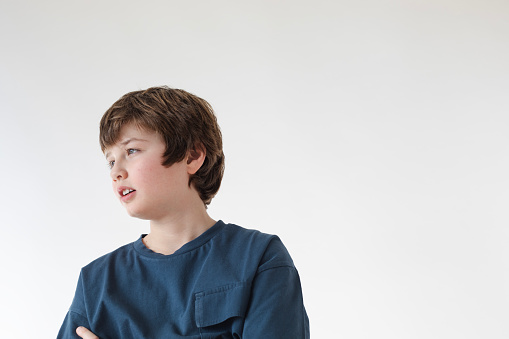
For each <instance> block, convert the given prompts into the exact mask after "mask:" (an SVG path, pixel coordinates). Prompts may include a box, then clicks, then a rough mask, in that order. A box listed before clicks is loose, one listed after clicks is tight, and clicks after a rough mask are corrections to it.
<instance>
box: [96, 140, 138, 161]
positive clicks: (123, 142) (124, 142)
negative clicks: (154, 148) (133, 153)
mask: <svg viewBox="0 0 509 339" xmlns="http://www.w3.org/2000/svg"><path fill="white" fill-rule="evenodd" d="M132 141H145V142H146V141H148V140H145V139H139V138H128V139H125V140H124V141H122V142H120V143H119V145H120V146H125V145H127V144H129V143H130V142H132ZM109 155H110V152H106V153H104V156H105V157H106V158H107V157H108V156H109Z"/></svg>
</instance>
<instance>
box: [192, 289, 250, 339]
mask: <svg viewBox="0 0 509 339" xmlns="http://www.w3.org/2000/svg"><path fill="white" fill-rule="evenodd" d="M250 293H251V284H250V283H247V282H240V283H233V284H228V285H224V286H220V287H217V288H214V289H211V290H207V291H203V292H198V293H196V294H195V312H196V313H195V319H196V326H198V328H199V329H200V334H201V337H202V338H207V339H209V338H210V339H212V338H214V339H215V338H221V339H223V338H224V339H226V338H241V335H242V327H243V325H244V316H245V314H246V309H247V306H248V303H249V297H250Z"/></svg>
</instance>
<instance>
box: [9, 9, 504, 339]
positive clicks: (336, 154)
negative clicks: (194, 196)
mask: <svg viewBox="0 0 509 339" xmlns="http://www.w3.org/2000/svg"><path fill="white" fill-rule="evenodd" d="M508 39H509V3H508V2H507V1H505V0H465V1H458V0H426V1H424V0H407V1H404V0H399V1H398V0H359V1H342V0H337V1H325V0H319V1H317V0H314V1H296V0H294V1H267V0H264V1H251V2H241V1H178V2H177V1H144V2H140V1H125V0H124V1H97V0H93V1H63V0H62V1H56V0H45V1H36V0H27V1H6V0H3V1H1V2H0V43H1V45H0V114H1V115H0V159H1V163H0V180H1V189H2V194H1V195H0V209H1V214H2V219H1V221H0V222H1V232H2V233H1V234H2V237H3V241H2V246H1V251H2V253H1V257H0V260H1V262H0V264H1V268H2V277H1V280H0V284H1V288H0V305H1V306H0V307H1V316H0V336H1V337H2V338H52V337H55V336H56V333H57V332H58V329H59V327H60V325H61V323H62V321H63V318H64V316H65V313H66V311H67V308H68V307H69V305H70V303H71V300H72V296H73V294H74V289H75V286H76V281H77V278H78V274H79V270H80V268H81V267H82V266H83V265H85V264H87V263H88V262H90V261H91V260H93V259H95V258H96V257H98V256H100V255H103V254H105V253H107V252H110V251H112V250H114V249H115V248H117V247H119V246H121V245H123V244H125V243H128V242H131V241H134V240H135V239H136V238H138V236H139V234H140V233H146V232H147V231H148V224H147V223H146V222H144V221H140V220H133V219H130V218H129V217H128V216H127V215H126V213H125V211H124V210H123V209H122V208H121V206H120V204H119V203H118V202H117V201H116V199H115V197H114V196H113V194H112V192H111V188H110V182H109V176H108V170H107V167H106V161H105V160H104V158H103V156H102V154H101V152H100V149H99V145H98V122H99V119H100V117H101V116H102V114H103V112H104V111H105V110H106V109H107V108H108V107H109V106H110V105H111V104H112V103H113V102H114V101H115V100H117V99H118V98H119V97H120V96H121V95H123V94H124V93H126V92H128V91H132V90H138V89H144V88H147V87H150V86H155V85H169V86H172V87H178V88H183V89H186V90H188V91H190V92H193V93H195V94H197V95H198V96H201V97H203V98H205V99H206V100H208V101H209V102H210V103H211V104H212V106H213V107H214V109H215V110H216V113H217V116H218V120H219V123H220V125H221V127H222V131H223V135H224V143H225V153H226V156H227V170H226V173H225V178H224V182H223V185H222V188H221V190H220V192H219V195H218V196H217V198H216V199H215V200H214V201H213V202H212V204H211V207H210V209H209V210H210V214H211V216H212V217H213V218H215V219H222V220H224V221H226V222H233V223H237V224H240V225H242V226H245V227H248V228H258V229H260V230H262V231H264V232H268V233H275V234H278V235H279V236H280V237H281V238H282V240H283V242H284V243H285V244H286V246H287V247H288V249H289V250H290V253H291V254H292V256H293V258H294V261H295V263H296V265H297V268H298V269H299V272H300V275H301V279H302V285H303V289H304V298H305V305H306V308H307V310H308V313H309V317H310V320H311V332H312V336H313V337H314V338H355V339H360V338H370V339H371V338H391V339H392V338H402V339H403V338H405V339H406V338H447V339H449V338H490V339H492V338H507V337H508V336H509V323H508V321H507V319H508V318H509V304H508V301H509V287H508V286H509V271H508V269H509V263H508V255H509V247H508V246H507V244H508V240H509V230H508V228H507V225H508V221H509V216H508V213H507V211H508V209H507V206H508V204H509V196H508V192H509V187H508V186H509V179H508V173H509V160H508V154H509V137H508V133H507V131H508V122H509V118H508V113H509V103H508V96H507V95H508V91H509V80H508V79H509V62H508V60H509V43H508V41H509V40H508Z"/></svg>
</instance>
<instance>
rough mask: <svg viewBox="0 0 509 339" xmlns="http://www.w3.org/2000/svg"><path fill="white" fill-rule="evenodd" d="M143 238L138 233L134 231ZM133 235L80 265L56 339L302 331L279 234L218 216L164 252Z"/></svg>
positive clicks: (302, 314)
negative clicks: (81, 331) (84, 332)
mask: <svg viewBox="0 0 509 339" xmlns="http://www.w3.org/2000/svg"><path fill="white" fill-rule="evenodd" d="M142 237H143V236H142ZM142 237H140V238H139V239H138V240H137V241H135V242H133V243H131V244H128V245H125V246H123V247H120V248H119V249H117V250H116V251H114V252H111V253H109V254H107V255H105V256H103V257H100V258H99V259H97V260H95V261H93V262H92V263H90V264H89V265H87V266H85V267H84V268H83V269H82V270H81V274H80V277H79V280H78V286H77V288H76V294H75V296H74V300H73V302H72V305H71V307H70V308H69V312H68V313H67V316H66V317H65V320H64V323H63V324H62V327H61V329H60V332H59V333H58V337H57V338H58V339H60V338H79V337H78V336H77V335H76V332H75V330H76V327H78V326H85V327H87V328H88V329H90V330H91V331H92V332H94V333H95V334H96V335H97V336H98V337H99V338H101V339H113V338H125V339H127V338H133V339H134V338H136V339H140V338H147V339H148V338H154V339H161V338H196V339H198V338H246V339H251V338H253V339H254V338H257V339H258V338H277V339H283V338H291V339H300V338H309V321H308V317H307V314H306V310H305V309H304V304H303V300H302V290H301V285H300V280H299V275H298V273H297V270H296V269H295V266H294V265H293V262H292V259H291V257H290V255H289V254H288V251H287V250H286V248H285V247H284V245H283V243H282V242H281V240H280V239H279V238H278V237H276V236H273V235H267V234H264V233H261V232H259V231H255V230H247V229H244V228H242V227H239V226H236V225H233V224H225V223H223V222H222V221H218V222H217V223H216V224H215V225H214V226H212V227H211V228H210V229H208V230H207V231H206V232H204V233H203V234H202V235H200V236H199V237H198V238H196V239H194V240H192V241H190V242H189V243H187V244H185V245H184V246H182V247H181V248H180V249H179V250H177V251H176V252H175V253H173V254H171V255H162V254H158V253H155V252H153V251H151V250H149V249H148V248H147V247H145V245H144V244H143V242H142Z"/></svg>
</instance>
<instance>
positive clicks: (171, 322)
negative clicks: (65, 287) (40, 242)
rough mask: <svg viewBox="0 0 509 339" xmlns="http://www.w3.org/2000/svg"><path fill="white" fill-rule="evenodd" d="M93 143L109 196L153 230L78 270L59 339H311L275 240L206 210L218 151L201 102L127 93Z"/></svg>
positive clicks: (157, 91) (220, 163)
mask: <svg viewBox="0 0 509 339" xmlns="http://www.w3.org/2000/svg"><path fill="white" fill-rule="evenodd" d="M100 144H101V149H102V151H103V152H104V154H105V156H106V159H107V161H108V164H109V167H110V169H111V178H112V180H113V182H112V183H113V191H114V193H115V195H116V196H117V197H118V198H119V200H120V202H121V204H122V205H123V206H124V207H125V209H126V210H127V213H128V214H129V215H130V216H133V217H137V218H140V219H146V220H150V233H149V234H147V235H142V236H141V237H140V238H139V239H138V240H137V241H135V242H133V243H131V244H128V245H125V246H123V247H120V248H119V249H117V250H116V251H114V252H111V253H109V254H107V255H105V256H103V257H100V258H99V259H97V260H95V261H93V262H92V263H90V264H89V265H87V266H85V267H84V268H83V269H82V270H81V273H80V277H79V280H78V286H77V289H76V294H75V296H74V299H73V302H72V304H71V307H70V309H69V311H68V313H67V315H66V317H65V320H64V323H63V325H62V327H61V329H60V332H59V334H58V338H80V337H81V338H86V339H87V338H90V339H93V338H98V337H99V338H101V339H107V338H136V339H140V338H155V339H159V338H278V339H281V338H292V339H296V338H309V322H308V318H307V315H306V311H305V309H304V305H303V300H302V292H301V286H300V281H299V276H298V273H297V271H296V269H295V267H294V265H293V262H292V260H291V258H290V255H289V254H288V252H287V251H286V249H285V247H284V246H283V244H282V243H281V241H280V240H279V238H278V237H276V236H271V235H267V234H263V233H260V232H258V231H254V230H247V229H244V228H241V227H239V226H236V225H233V224H225V223H224V222H222V221H221V220H219V221H215V220H213V219H212V218H211V217H210V216H209V215H208V213H207V205H208V204H210V202H211V200H212V198H213V197H214V195H215V194H216V193H217V191H218V189H219V186H220V184H221V179H222V176H223V170H224V155H223V150H222V139H221V132H220V130H219V126H218V125H217V120H216V117H215V116H214V113H213V111H212V108H211V107H210V105H209V104H208V103H207V102H206V101H205V100H203V99H201V98H198V97H196V96H195V95H192V94H190V93H187V92H185V91H183V90H179V89H170V88H167V87H154V88H149V89H147V90H145V91H136V92H131V93H128V94H126V95H124V96H123V97H122V98H120V99H119V100H118V101H117V102H115V103H114V104H113V106H111V107H110V109H108V111H106V113H105V114H104V116H103V117H102V119H101V123H100Z"/></svg>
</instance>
